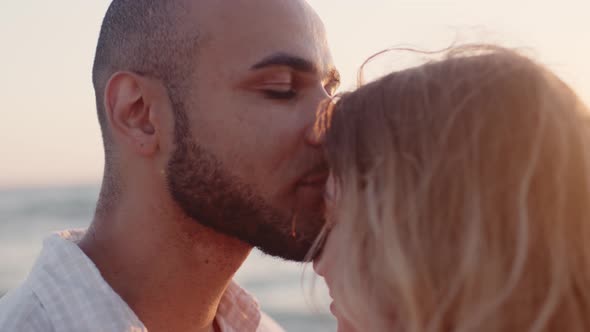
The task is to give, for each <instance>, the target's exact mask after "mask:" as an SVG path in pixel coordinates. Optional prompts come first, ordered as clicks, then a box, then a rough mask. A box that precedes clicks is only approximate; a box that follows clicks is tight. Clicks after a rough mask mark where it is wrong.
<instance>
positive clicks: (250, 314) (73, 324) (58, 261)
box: [0, 231, 283, 332]
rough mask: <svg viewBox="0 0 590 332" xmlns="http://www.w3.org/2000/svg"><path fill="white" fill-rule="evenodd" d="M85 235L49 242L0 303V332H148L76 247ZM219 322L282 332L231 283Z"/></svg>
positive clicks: (229, 328)
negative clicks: (22, 277) (31, 268)
mask: <svg viewBox="0 0 590 332" xmlns="http://www.w3.org/2000/svg"><path fill="white" fill-rule="evenodd" d="M83 235H84V231H64V232H61V233H58V234H54V235H52V236H50V237H49V238H47V239H46V240H45V241H44V243H43V250H42V252H41V255H40V256H39V258H38V259H37V261H36V262H35V265H34V267H33V270H32V271H31V273H30V274H29V276H28V278H27V280H26V281H25V282H24V283H23V284H22V285H21V286H20V287H18V288H16V289H15V290H13V291H11V292H9V293H8V294H6V295H5V296H4V297H3V298H2V299H0V331H2V332H41V331H43V332H62V331H63V332H67V331H85V332H86V331H87V332H94V331H96V332H98V331H121V332H140V331H141V332H147V329H146V328H145V326H144V325H143V323H142V322H141V321H140V320H139V318H138V317H137V316H136V315H135V313H134V312H133V310H131V308H130V307H129V306H128V305H127V304H126V303H125V302H124V301H123V300H122V299H121V297H119V295H118V294H117V293H115V291H114V290H113V289H112V288H111V287H110V286H109V285H108V284H107V282H106V281H105V280H104V279H103V278H102V276H101V274H100V272H99V271H98V269H97V268H96V266H95V265H94V263H93V262H92V261H91V260H90V259H89V258H88V257H87V256H86V255H85V254H84V253H83V252H82V250H81V249H80V248H79V247H78V245H77V244H76V243H77V242H78V241H79V240H80V239H81V238H82V236H83ZM216 321H217V323H218V325H219V326H220V328H221V330H222V331H223V332H238V331H239V332H282V331H283V330H282V329H281V328H280V327H279V326H278V324H276V323H275V322H274V321H273V320H272V319H270V318H269V317H268V316H267V315H265V314H264V313H263V312H262V311H261V310H260V306H259V305H258V303H257V302H256V300H254V298H253V297H252V296H250V295H249V294H248V293H247V292H246V291H244V290H243V289H241V288H240V287H239V286H238V285H237V284H235V283H232V284H231V285H230V286H229V287H228V289H227V291H226V292H225V294H224V295H223V298H222V300H221V302H220V305H219V308H218V311H217V316H216Z"/></svg>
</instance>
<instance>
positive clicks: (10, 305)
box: [0, 283, 53, 332]
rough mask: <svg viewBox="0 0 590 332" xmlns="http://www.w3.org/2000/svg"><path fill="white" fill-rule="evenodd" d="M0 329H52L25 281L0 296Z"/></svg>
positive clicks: (8, 331) (32, 331)
mask: <svg viewBox="0 0 590 332" xmlns="http://www.w3.org/2000/svg"><path fill="white" fill-rule="evenodd" d="M0 331H2V332H37V331H39V332H41V331H49V332H51V331H53V327H52V325H51V322H50V320H49V318H48V316H47V313H46V312H45V310H44V308H43V305H42V304H41V302H40V301H39V299H38V298H37V296H36V295H35V293H34V292H33V290H32V289H31V288H30V287H28V285H27V284H26V283H25V284H23V285H21V286H20V287H18V288H16V289H14V290H12V291H10V292H8V293H7V294H6V295H4V296H3V297H2V298H0Z"/></svg>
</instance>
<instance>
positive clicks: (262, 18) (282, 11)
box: [195, 0, 332, 72]
mask: <svg viewBox="0 0 590 332" xmlns="http://www.w3.org/2000/svg"><path fill="white" fill-rule="evenodd" d="M196 1H198V6H197V7H198V8H197V9H199V10H198V11H197V12H196V15H195V16H196V17H195V19H196V21H197V22H198V25H199V27H198V29H199V33H200V35H201V37H202V38H201V39H202V41H203V43H202V45H201V47H202V49H201V51H202V54H201V55H205V54H206V53H209V52H211V56H212V57H213V58H212V59H211V60H213V61H216V62H219V63H220V64H223V65H225V66H228V65H232V64H234V65H237V66H240V67H244V68H246V67H247V68H248V69H249V68H250V67H251V66H255V65H256V64H258V63H260V62H261V61H264V60H268V59H272V58H273V57H274V58H277V57H279V58H280V57H281V55H282V56H283V60H284V59H285V58H287V57H290V58H292V59H301V60H304V61H305V62H307V63H310V64H311V65H313V67H314V69H316V70H317V71H318V72H327V71H328V70H329V68H331V67H332V58H331V54H330V51H329V49H328V45H327V41H326V36H325V32H324V27H323V24H322V22H321V20H320V19H319V17H318V16H317V15H316V14H315V12H314V11H313V10H312V9H311V8H310V7H309V6H308V5H307V4H306V3H305V2H303V1H300V0H231V1H229V0H216V1H208V0H205V1H202V0H196ZM201 1H202V2H201ZM201 60H205V59H201ZM301 63H303V62H301Z"/></svg>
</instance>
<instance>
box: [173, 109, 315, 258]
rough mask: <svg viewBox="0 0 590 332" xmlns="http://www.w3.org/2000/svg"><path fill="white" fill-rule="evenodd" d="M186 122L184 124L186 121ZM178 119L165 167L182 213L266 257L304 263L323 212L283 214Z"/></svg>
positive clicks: (174, 196)
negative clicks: (244, 181) (256, 250)
mask: <svg viewBox="0 0 590 332" xmlns="http://www.w3.org/2000/svg"><path fill="white" fill-rule="evenodd" d="M184 120H186V119H184ZM182 121H183V120H182V119H177V123H176V129H175V141H176V142H175V144H176V148H175V150H174V152H173V154H172V157H171V159H170V161H169V162H168V166H167V172H166V173H167V182H168V188H169V191H170V193H171V195H172V198H173V199H174V201H175V202H176V203H177V204H178V205H179V206H180V208H181V209H182V210H183V211H184V213H185V214H186V215H187V216H188V217H189V218H191V219H193V220H194V221H196V222H199V223H200V224H202V225H204V226H207V227H210V228H212V229H214V230H215V231H218V232H220V233H223V234H226V235H229V236H232V237H235V238H237V239H239V240H241V241H244V242H246V243H248V244H250V245H252V246H254V247H257V248H258V249H260V250H261V251H263V252H264V253H266V254H269V255H272V256H277V257H282V258H284V259H288V260H294V261H304V260H305V259H306V258H308V257H306V256H307V254H308V252H309V249H310V248H311V246H312V244H313V243H314V241H315V239H316V236H317V235H318V234H319V232H320V230H321V228H322V227H323V224H324V222H323V221H324V217H323V211H322V209H321V208H319V209H317V210H315V211H309V209H308V210H300V209H297V208H298V207H297V206H294V207H293V211H289V212H283V211H280V210H278V209H276V208H273V207H272V206H270V204H268V203H267V202H266V201H265V199H264V198H262V196H261V195H259V194H257V193H256V191H255V190H254V188H253V187H252V186H250V185H248V184H245V183H243V182H242V181H240V180H239V179H237V178H236V177H235V176H232V175H231V174H230V173H229V172H228V171H227V170H226V169H225V167H224V165H223V164H222V163H221V162H220V161H219V160H218V158H216V157H215V155H214V154H213V153H211V152H209V151H207V150H206V149H204V148H203V147H202V146H199V145H198V144H197V143H196V142H195V141H194V139H193V138H192V135H191V134H190V130H189V129H188V124H187V123H186V122H184V123H179V122H182Z"/></svg>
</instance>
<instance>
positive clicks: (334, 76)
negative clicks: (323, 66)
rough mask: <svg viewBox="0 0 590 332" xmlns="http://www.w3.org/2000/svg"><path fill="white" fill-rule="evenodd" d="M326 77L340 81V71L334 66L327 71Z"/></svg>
mask: <svg viewBox="0 0 590 332" xmlns="http://www.w3.org/2000/svg"><path fill="white" fill-rule="evenodd" d="M328 79H330V80H331V81H333V82H337V83H340V72H339V71H338V70H337V69H336V68H332V69H330V71H329V72H328Z"/></svg>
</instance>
